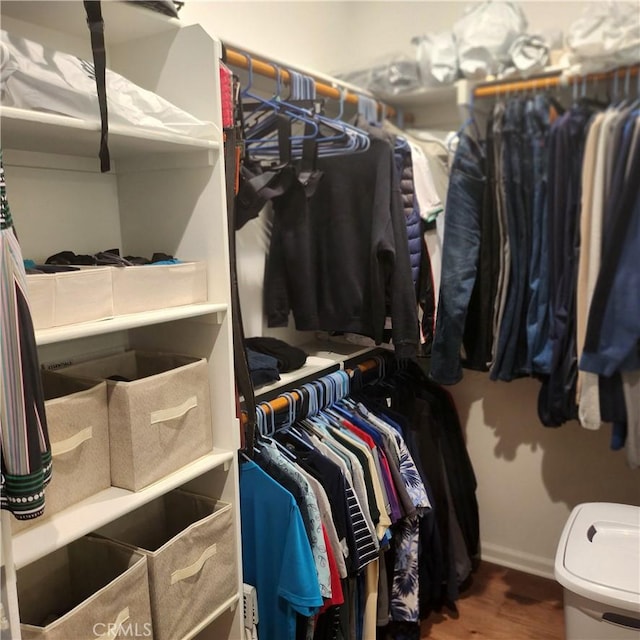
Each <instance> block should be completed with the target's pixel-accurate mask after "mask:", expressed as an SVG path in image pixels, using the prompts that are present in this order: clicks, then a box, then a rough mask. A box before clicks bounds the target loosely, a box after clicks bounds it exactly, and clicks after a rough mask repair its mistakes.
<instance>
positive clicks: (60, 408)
mask: <svg viewBox="0 0 640 640" xmlns="http://www.w3.org/2000/svg"><path fill="white" fill-rule="evenodd" d="M42 386H43V389H44V397H45V403H44V407H45V412H46V416H47V424H48V427H49V440H50V442H51V453H52V457H53V473H52V476H51V482H50V483H49V485H48V486H47V488H46V489H45V498H46V502H45V512H44V516H43V518H48V517H49V516H52V515H53V514H55V513H58V512H59V511H62V510H63V509H66V508H67V507H69V506H71V505H73V504H75V503H76V502H80V500H84V499H85V498H87V497H89V496H91V495H93V494H95V493H98V492H99V491H102V490H103V489H108V488H109V487H110V486H111V466H110V463H109V414H108V412H107V385H106V383H105V382H98V383H95V382H89V381H83V380H74V379H73V378H68V377H66V376H61V375H58V374H56V373H54V372H50V371H43V372H42ZM41 520H42V518H37V519H35V520H15V519H12V525H11V526H12V530H13V531H14V532H18V531H21V530H22V529H25V528H27V527H29V526H31V525H34V524H38V523H39V522H40V521H41Z"/></svg>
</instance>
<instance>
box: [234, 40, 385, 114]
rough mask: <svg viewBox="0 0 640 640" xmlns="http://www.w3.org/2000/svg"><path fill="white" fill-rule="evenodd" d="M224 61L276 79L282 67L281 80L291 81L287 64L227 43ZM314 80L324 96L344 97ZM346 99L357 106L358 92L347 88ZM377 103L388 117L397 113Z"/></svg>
mask: <svg viewBox="0 0 640 640" xmlns="http://www.w3.org/2000/svg"><path fill="white" fill-rule="evenodd" d="M223 61H224V62H226V63H227V64H229V65H231V66H234V67H239V68H241V69H249V65H251V70H252V72H253V73H257V74H258V75H261V76H265V77H267V78H271V79H272V80H276V79H277V78H278V74H277V73H276V68H277V67H281V70H280V80H281V81H282V82H284V83H285V84H288V83H289V79H290V76H289V72H288V71H287V69H286V65H281V64H280V63H276V62H272V61H270V60H268V59H266V58H260V57H259V56H258V57H256V56H254V55H253V54H252V53H248V52H245V51H241V50H240V49H236V48H234V47H233V46H230V45H227V44H224V55H223ZM249 61H251V62H249ZM296 70H297V69H296ZM301 73H302V72H301ZM304 74H305V75H310V76H312V77H313V74H311V73H308V72H304ZM314 82H315V85H316V93H317V94H318V95H321V96H324V97H326V98H332V99H333V100H340V99H342V97H343V94H342V92H341V91H340V89H338V88H336V87H334V86H332V85H330V84H327V83H326V82H323V81H321V80H318V79H317V78H314ZM336 82H337V81H336ZM361 95H363V96H366V97H371V96H368V95H367V94H366V93H365V92H364V91H363V92H362V94H361ZM344 101H345V102H347V103H348V104H353V105H356V106H357V105H358V94H357V93H354V92H353V91H350V90H349V89H346V90H345V93H344ZM376 103H377V104H378V111H381V112H382V113H383V114H384V115H386V116H388V117H394V116H395V115H396V110H395V109H394V108H393V107H390V106H388V105H387V104H385V103H383V102H380V101H379V100H376Z"/></svg>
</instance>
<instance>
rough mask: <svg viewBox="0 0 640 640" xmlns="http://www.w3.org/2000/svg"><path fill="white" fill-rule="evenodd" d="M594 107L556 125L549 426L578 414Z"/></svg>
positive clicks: (543, 394)
mask: <svg viewBox="0 0 640 640" xmlns="http://www.w3.org/2000/svg"><path fill="white" fill-rule="evenodd" d="M590 117H591V112H590V111H589V110H588V109H586V108H585V107H582V106H573V107H572V108H571V109H570V110H569V111H568V112H567V113H565V114H564V115H563V116H562V117H560V118H558V120H556V122H554V124H553V125H552V129H551V131H552V134H551V137H550V164H549V228H548V231H549V233H548V237H547V241H548V242H549V270H550V275H549V284H550V296H551V313H550V326H549V341H550V347H551V367H550V370H549V378H548V379H547V380H545V382H544V383H543V385H542V388H541V390H540V396H539V399H538V411H539V415H540V420H541V422H542V423H543V424H545V425H546V426H559V425H561V424H563V423H564V422H566V421H567V420H571V419H574V418H576V417H577V407H576V382H577V353H576V321H575V312H576V287H577V278H578V251H579V246H580V225H579V215H580V198H581V177H582V154H583V150H584V142H585V137H586V136H585V131H586V127H587V124H588V122H589V119H590Z"/></svg>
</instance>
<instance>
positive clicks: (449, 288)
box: [430, 132, 486, 384]
mask: <svg viewBox="0 0 640 640" xmlns="http://www.w3.org/2000/svg"><path fill="white" fill-rule="evenodd" d="M485 185H486V173H485V155H484V150H483V148H482V147H481V146H480V143H478V142H477V141H476V140H474V139H473V138H472V137H471V136H469V135H468V134H467V133H464V132H463V133H462V134H461V136H460V140H459V142H458V148H457V150H456V154H455V157H454V160H453V164H452V167H451V171H450V176H449V187H448V191H447V209H446V214H445V222H444V243H443V247H442V280H441V283H440V300H439V304H438V314H437V319H436V332H435V336H434V340H433V349H432V353H431V373H430V375H431V378H432V379H433V380H435V381H436V382H438V383H440V384H455V383H456V382H459V380H460V379H461V378H462V366H461V360H460V347H461V345H462V337H463V333H464V326H465V320H466V317H467V310H468V306H469V301H470V298H471V292H472V291H473V286H474V283H475V280H476V273H477V268H478V256H479V252H480V225H481V216H482V208H483V202H484V190H485Z"/></svg>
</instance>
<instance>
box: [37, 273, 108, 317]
mask: <svg viewBox="0 0 640 640" xmlns="http://www.w3.org/2000/svg"><path fill="white" fill-rule="evenodd" d="M112 271H113V269H112V268H111V267H82V268H79V269H78V270H77V271H65V272H61V273H43V274H39V273H36V274H28V275H27V288H28V291H29V306H30V307H31V309H32V314H33V315H34V327H35V328H36V329H46V328H49V327H61V326H65V325H69V324H75V323H77V322H91V321H94V320H105V319H106V318H111V317H113V287H112V282H111V273H112Z"/></svg>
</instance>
